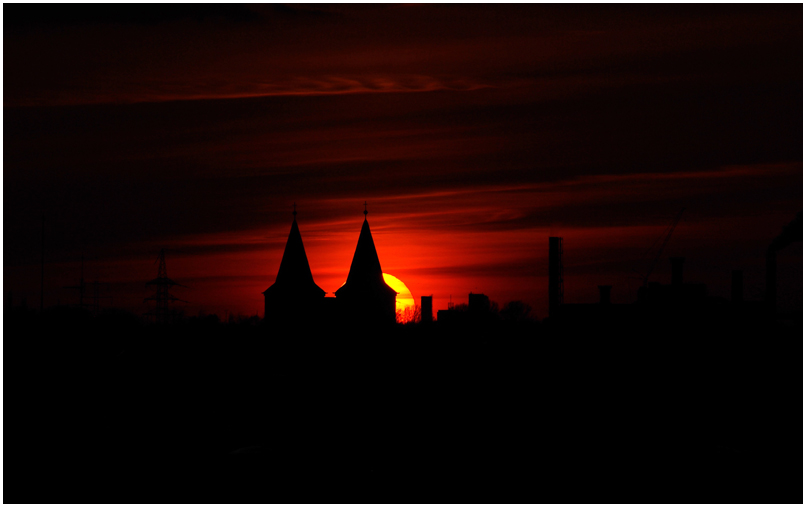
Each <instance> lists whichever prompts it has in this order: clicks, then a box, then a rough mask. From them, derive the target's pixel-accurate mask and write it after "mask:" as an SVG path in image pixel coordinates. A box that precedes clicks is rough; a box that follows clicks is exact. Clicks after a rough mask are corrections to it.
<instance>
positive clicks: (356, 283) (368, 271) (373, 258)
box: [336, 203, 397, 297]
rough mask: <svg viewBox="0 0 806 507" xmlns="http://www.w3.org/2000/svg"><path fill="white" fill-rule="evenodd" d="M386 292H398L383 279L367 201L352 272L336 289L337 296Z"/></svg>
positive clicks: (351, 265)
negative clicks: (369, 220) (370, 224)
mask: <svg viewBox="0 0 806 507" xmlns="http://www.w3.org/2000/svg"><path fill="white" fill-rule="evenodd" d="M359 292H360V293H385V294H397V292H395V290H394V289H392V288H391V287H389V286H388V285H387V284H386V282H384V280H383V270H382V269H381V261H380V259H379V258H378V251H377V250H376V249H375V241H373V239H372V232H370V230H369V222H368V221H367V210H366V203H364V223H363V224H362V226H361V234H360V235H359V236H358V245H356V247H355V254H353V262H352V263H351V264H350V273H349V274H348V275H347V281H346V282H345V283H344V285H342V286H341V288H339V290H337V291H336V296H337V297H338V296H339V295H344V294H347V293H359Z"/></svg>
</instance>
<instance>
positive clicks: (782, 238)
mask: <svg viewBox="0 0 806 507" xmlns="http://www.w3.org/2000/svg"><path fill="white" fill-rule="evenodd" d="M802 241H803V212H800V213H798V215H797V216H796V217H795V218H794V219H793V220H792V221H791V222H789V223H788V224H787V225H785V226H784V228H783V230H782V231H781V234H779V235H778V236H776V237H775V239H773V240H772V243H770V245H769V247H767V276H766V278H767V290H766V292H765V295H764V299H765V301H766V303H767V305H768V306H769V311H770V312H772V313H773V314H774V313H775V308H776V304H777V299H778V288H777V283H778V280H777V278H778V274H777V272H778V260H777V257H778V251H779V250H781V249H783V248H786V247H787V246H789V245H791V244H792V243H800V242H802Z"/></svg>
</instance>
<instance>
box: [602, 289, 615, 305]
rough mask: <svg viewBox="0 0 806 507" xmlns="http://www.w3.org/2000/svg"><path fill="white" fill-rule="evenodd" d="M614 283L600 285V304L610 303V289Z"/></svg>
mask: <svg viewBox="0 0 806 507" xmlns="http://www.w3.org/2000/svg"><path fill="white" fill-rule="evenodd" d="M612 288H613V286H612V285H600V286H599V304H602V305H609V304H610V289H612Z"/></svg>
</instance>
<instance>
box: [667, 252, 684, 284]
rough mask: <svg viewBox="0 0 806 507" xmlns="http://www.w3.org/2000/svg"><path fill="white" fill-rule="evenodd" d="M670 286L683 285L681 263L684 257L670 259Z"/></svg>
mask: <svg viewBox="0 0 806 507" xmlns="http://www.w3.org/2000/svg"><path fill="white" fill-rule="evenodd" d="M669 260H670V261H672V285H683V262H685V260H686V258H685V257H672V258H670V259H669Z"/></svg>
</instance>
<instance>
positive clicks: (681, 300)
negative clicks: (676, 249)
mask: <svg viewBox="0 0 806 507" xmlns="http://www.w3.org/2000/svg"><path fill="white" fill-rule="evenodd" d="M669 260H670V261H671V263H672V280H671V281H672V283H671V284H669V285H664V284H661V283H658V282H650V283H649V285H647V286H646V287H641V288H640V289H638V302H639V303H642V304H648V305H655V306H658V305H660V306H665V307H679V306H692V305H693V306H696V305H702V304H704V303H706V302H707V298H708V287H707V286H706V285H705V284H704V283H683V263H684V262H685V257H671V258H670V259H669Z"/></svg>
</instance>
